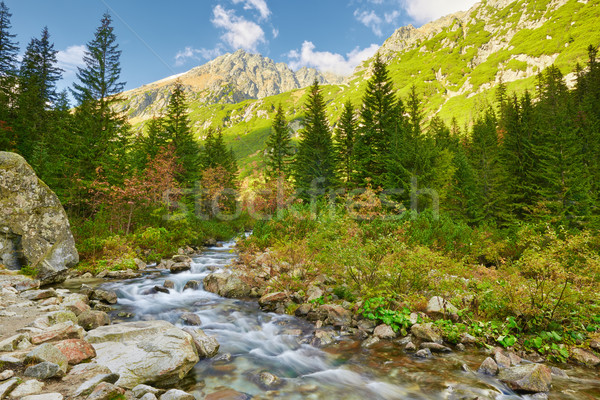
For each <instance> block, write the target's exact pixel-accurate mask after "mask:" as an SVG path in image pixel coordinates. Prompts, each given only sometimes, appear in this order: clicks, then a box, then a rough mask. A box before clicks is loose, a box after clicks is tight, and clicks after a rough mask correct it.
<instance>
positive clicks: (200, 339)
mask: <svg viewBox="0 0 600 400" xmlns="http://www.w3.org/2000/svg"><path fill="white" fill-rule="evenodd" d="M183 331H184V332H187V333H189V334H190V335H191V336H192V339H193V340H194V345H195V346H196V350H197V351H198V356H199V357H200V358H212V357H214V356H216V355H217V353H218V352H219V347H220V345H219V342H217V339H216V338H215V337H214V336H209V335H207V334H206V333H204V331H203V330H202V329H200V328H183Z"/></svg>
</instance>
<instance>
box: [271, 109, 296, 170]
mask: <svg viewBox="0 0 600 400" xmlns="http://www.w3.org/2000/svg"><path fill="white" fill-rule="evenodd" d="M266 147H267V154H266V165H267V173H268V174H269V176H270V177H271V178H278V177H281V176H283V177H287V176H288V175H289V170H290V161H291V157H292V155H293V148H292V140H291V138H290V129H289V128H288V124H287V121H286V120H285V114H284V112H283V108H282V107H281V104H279V106H278V107H277V112H276V113H275V119H274V120H273V125H272V126H271V132H270V134H269V138H268V139H267V143H266Z"/></svg>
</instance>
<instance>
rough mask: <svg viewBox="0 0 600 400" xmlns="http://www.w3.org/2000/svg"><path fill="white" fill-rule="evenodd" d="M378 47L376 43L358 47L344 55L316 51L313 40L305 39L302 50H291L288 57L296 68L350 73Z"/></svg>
mask: <svg viewBox="0 0 600 400" xmlns="http://www.w3.org/2000/svg"><path fill="white" fill-rule="evenodd" d="M377 49H379V46H378V45H376V44H372V45H371V46H369V47H366V48H364V49H359V48H358V47H357V48H355V49H354V50H352V51H351V52H350V53H347V54H346V57H344V56H342V55H341V54H337V53H331V52H329V51H315V45H314V44H313V43H312V42H309V41H304V43H302V48H301V49H300V51H298V50H292V51H290V52H289V53H288V58H289V59H290V63H289V65H290V67H291V68H292V69H294V70H296V69H298V68H300V67H312V68H316V69H317V70H319V71H322V72H332V73H334V74H337V75H350V74H351V73H352V71H353V70H354V68H355V67H356V66H357V65H358V64H360V63H361V62H362V61H364V60H366V59H367V58H369V57H371V56H373V54H375V53H376V52H377Z"/></svg>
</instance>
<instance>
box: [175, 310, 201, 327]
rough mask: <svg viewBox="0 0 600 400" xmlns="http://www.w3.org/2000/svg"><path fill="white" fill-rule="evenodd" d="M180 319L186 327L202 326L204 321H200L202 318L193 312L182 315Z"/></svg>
mask: <svg viewBox="0 0 600 400" xmlns="http://www.w3.org/2000/svg"><path fill="white" fill-rule="evenodd" d="M180 318H181V320H182V321H183V322H184V323H185V324H186V325H193V326H200V325H202V321H201V320H200V317H199V316H198V315H196V314H194V313H191V312H186V313H183V314H181V317H180Z"/></svg>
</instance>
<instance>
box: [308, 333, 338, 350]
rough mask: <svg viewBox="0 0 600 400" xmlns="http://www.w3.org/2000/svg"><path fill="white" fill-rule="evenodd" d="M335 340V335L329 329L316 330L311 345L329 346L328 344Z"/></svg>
mask: <svg viewBox="0 0 600 400" xmlns="http://www.w3.org/2000/svg"><path fill="white" fill-rule="evenodd" d="M334 342H335V337H334V336H333V333H332V332H330V331H324V330H317V331H316V332H315V338H314V339H313V342H312V344H313V346H316V347H320V346H329V345H330V344H332V343H334Z"/></svg>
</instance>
